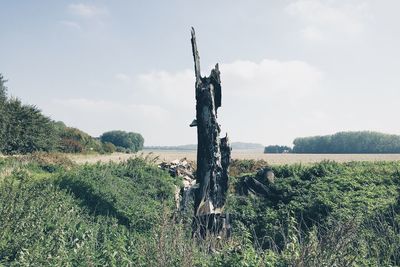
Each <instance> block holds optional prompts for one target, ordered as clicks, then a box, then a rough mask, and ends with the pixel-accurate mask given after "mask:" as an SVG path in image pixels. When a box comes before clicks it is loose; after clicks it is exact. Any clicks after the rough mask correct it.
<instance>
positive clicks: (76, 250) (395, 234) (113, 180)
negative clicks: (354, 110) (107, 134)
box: [0, 153, 400, 266]
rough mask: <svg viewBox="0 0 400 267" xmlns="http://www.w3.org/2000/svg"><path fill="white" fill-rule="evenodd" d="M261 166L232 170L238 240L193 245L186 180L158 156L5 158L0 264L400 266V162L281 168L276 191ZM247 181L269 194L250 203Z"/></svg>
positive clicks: (0, 181)
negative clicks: (179, 190)
mask: <svg viewBox="0 0 400 267" xmlns="http://www.w3.org/2000/svg"><path fill="white" fill-rule="evenodd" d="M265 166H266V162H257V161H253V160H249V161H246V160H235V161H234V162H233V163H232V167H231V177H230V180H231V186H230V191H229V192H230V193H229V199H228V203H227V204H228V210H229V212H230V214H231V217H232V230H233V233H232V237H231V238H230V239H217V238H215V239H214V238H212V237H210V238H208V239H206V240H194V239H192V238H191V226H190V223H191V219H190V217H191V215H190V213H188V214H180V213H177V212H175V209H174V197H173V196H174V194H173V191H174V187H175V186H181V181H179V180H177V179H176V178H172V177H171V176H169V174H168V173H166V172H164V171H162V170H160V169H159V168H157V166H155V165H154V161H152V160H151V159H150V158H147V159H145V158H132V159H129V160H127V161H125V162H122V163H108V164H100V163H98V164H94V165H83V166H77V165H75V164H74V163H72V162H71V161H69V160H68V159H66V158H65V157H63V156H62V155H59V154H47V153H39V154H32V155H29V156H20V157H9V158H3V159H0V225H1V228H2V231H0V265H1V264H3V265H6V266H9V265H12V266H21V265H22V266H28V265H33V266H47V265H56V266H75V265H84V266H88V265H89V266H100V265H101V266H104V265H111V266H352V265H353V266H398V265H400V254H399V251H400V247H399V246H400V227H399V226H400V224H399V223H400V214H399V211H400V206H399V189H400V172H399V168H400V163H398V162H378V163H358V162H353V163H345V164H339V163H335V162H322V163H318V164H314V165H310V166H302V165H284V166H282V165H281V166H274V167H272V170H273V171H274V173H275V176H276V177H275V181H274V183H271V182H268V181H267V180H265V178H264V177H263V176H262V175H260V172H258V174H257V170H259V169H260V168H263V167H265ZM246 177H253V178H255V179H257V180H258V181H260V182H261V183H263V184H264V185H265V186H266V187H267V188H268V190H269V192H270V194H269V195H268V196H267V197H264V196H261V195H258V194H252V193H251V194H244V193H243V190H242V189H243V185H244V184H243V181H244V180H245V179H246Z"/></svg>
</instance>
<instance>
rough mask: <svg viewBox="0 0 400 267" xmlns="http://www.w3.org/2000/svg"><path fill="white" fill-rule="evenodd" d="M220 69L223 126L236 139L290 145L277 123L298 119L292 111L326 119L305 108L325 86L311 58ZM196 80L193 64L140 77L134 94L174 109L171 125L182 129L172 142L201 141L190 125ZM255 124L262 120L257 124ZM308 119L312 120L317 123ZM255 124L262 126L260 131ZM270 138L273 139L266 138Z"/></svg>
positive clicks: (228, 65) (238, 63) (237, 63)
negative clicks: (310, 61)
mask: <svg viewBox="0 0 400 267" xmlns="http://www.w3.org/2000/svg"><path fill="white" fill-rule="evenodd" d="M220 70H221V80H222V94H223V100H222V108H221V109H220V110H219V118H220V123H221V125H222V126H223V131H228V132H229V133H232V135H231V136H232V138H233V140H240V141H256V142H264V141H265V142H266V143H271V142H276V143H283V144H285V143H287V144H290V142H291V140H286V139H283V138H285V137H282V135H280V134H277V133H278V132H279V131H276V133H275V134H274V133H272V131H273V129H272V128H271V125H280V124H284V122H285V121H293V118H292V119H290V116H293V117H296V116H300V114H303V115H304V116H305V117H312V119H313V123H316V121H318V120H322V119H321V116H315V115H314V113H313V114H304V112H302V111H300V109H303V108H304V106H308V105H309V102H310V101H311V102H312V101H313V95H314V94H315V93H321V91H323V90H322V84H321V83H322V81H323V79H324V74H323V72H322V71H321V70H319V69H318V68H317V67H315V66H312V65H310V64H309V63H307V62H303V61H279V60H271V59H264V60H261V61H260V62H252V61H245V60H238V61H234V62H232V63H223V64H221V65H220ZM204 74H205V73H203V75H204ZM207 74H208V73H207ZM194 81H195V77H194V72H193V70H191V69H186V70H181V71H177V72H167V71H154V72H151V73H147V74H141V75H138V76H137V77H135V78H134V82H133V84H134V86H133V88H134V89H133V90H132V91H133V92H132V94H133V95H134V97H133V98H132V99H140V100H141V101H143V102H147V103H153V104H155V105H159V106H161V107H163V108H164V109H166V110H168V111H169V112H170V114H174V115H173V117H172V118H173V120H172V121H171V122H169V125H170V126H171V127H170V128H168V131H172V132H175V131H176V132H175V134H174V135H173V136H171V139H170V141H171V142H172V140H176V138H177V137H179V138H180V141H179V140H178V141H175V143H181V144H182V143H193V142H195V141H196V140H195V139H194V137H195V136H194V135H193V133H190V132H189V131H188V130H187V129H186V128H187V125H188V124H189V123H190V122H191V120H192V119H193V118H194V116H195V96H194V91H195V88H194ZM317 110H318V109H317ZM250 118H251V119H250ZM266 120H267V121H268V123H267V122H266ZM250 123H253V124H254V123H256V124H257V126H255V125H250ZM307 123H309V124H310V125H312V123H311V122H308V121H307ZM299 124H300V122H299ZM283 127H284V128H285V127H286V129H284V130H287V131H292V132H296V131H298V129H300V127H299V125H296V127H295V126H294V125H286V126H285V125H283ZM293 127H295V128H294V129H293ZM255 128H257V131H254V129H255ZM273 135H275V136H274V137H273V138H272V137H271V136H273ZM188 136H189V137H190V138H192V139H189V138H187V137H188ZM268 137H269V138H271V140H269V141H266V140H267V138H268ZM166 143H167V141H165V142H164V144H166Z"/></svg>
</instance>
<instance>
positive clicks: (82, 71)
mask: <svg viewBox="0 0 400 267" xmlns="http://www.w3.org/2000/svg"><path fill="white" fill-rule="evenodd" d="M398 10H400V1H398V0H380V1H377V0H346V1H343V0H279V1H278V0H274V1H273V0H258V1H257V0H248V1H240V0H220V1H211V0H203V1H192V0H185V1H184V0H169V1H161V0H160V1H155V0H147V1H139V0H131V1H128V0H115V1H105V0H104V1H79V0H78V1H62V0H60V1H53V0H37V1H27V0H25V1H24V0H20V1H12V0H8V1H6V0H0V33H1V34H0V73H2V74H3V76H5V78H7V79H8V83H7V86H8V88H9V94H10V95H12V96H17V97H19V98H20V99H22V101H23V102H24V103H29V104H35V105H36V106H37V107H39V108H40V109H41V110H42V111H43V113H44V114H46V115H47V116H50V117H51V118H52V119H53V120H56V121H59V120H61V121H64V122H65V123H66V124H67V125H68V126H72V127H77V128H79V129H82V130H84V131H86V132H88V133H89V134H91V135H93V136H99V135H101V134H102V133H103V132H106V131H109V130H117V129H118V130H125V131H133V132H139V133H141V134H142V135H143V136H144V138H145V145H148V146H150V145H179V144H191V143H196V140H197V139H196V129H195V128H190V127H189V124H190V123H191V122H192V120H193V119H194V118H195V97H194V90H195V89H194V82H195V77H194V70H193V69H194V67H193V57H192V51H191V44H190V28H191V27H192V26H193V27H194V28H195V30H196V36H197V45H198V49H199V53H200V60H201V67H202V75H203V76H205V75H209V71H210V70H211V69H212V67H213V66H214V65H215V64H216V63H219V64H220V71H221V81H222V107H221V108H220V109H219V110H218V119H219V123H220V124H221V126H222V134H224V133H225V132H228V135H229V136H230V138H231V140H232V141H242V142H256V143H262V144H264V145H271V144H280V145H291V144H292V141H293V140H294V139H295V138H296V137H302V136H311V135H325V134H333V133H335V132H338V131H347V130H351V131H357V130H371V131H380V132H385V133H393V134H400V124H399V123H397V122H398V115H399V108H398V106H399V105H398V102H399V100H400V75H399V73H398V72H399V70H400V49H399V47H400V27H399V25H400V16H399V15H398Z"/></svg>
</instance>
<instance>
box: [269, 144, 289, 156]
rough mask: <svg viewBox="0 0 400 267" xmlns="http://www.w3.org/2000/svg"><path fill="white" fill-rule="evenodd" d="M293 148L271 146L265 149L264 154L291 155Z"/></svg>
mask: <svg viewBox="0 0 400 267" xmlns="http://www.w3.org/2000/svg"><path fill="white" fill-rule="evenodd" d="M291 152H292V148H290V147H288V146H279V145H271V146H266V147H265V148H264V153H271V154H275V153H291Z"/></svg>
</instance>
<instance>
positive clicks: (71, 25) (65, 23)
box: [60, 20, 82, 31]
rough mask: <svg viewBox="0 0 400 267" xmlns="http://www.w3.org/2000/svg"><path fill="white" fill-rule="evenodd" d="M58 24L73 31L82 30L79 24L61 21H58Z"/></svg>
mask: <svg viewBox="0 0 400 267" xmlns="http://www.w3.org/2000/svg"><path fill="white" fill-rule="evenodd" d="M60 23H61V24H62V25H64V26H65V27H67V28H70V29H73V30H78V31H80V30H82V28H81V26H80V25H79V23H77V22H75V21H69V20H63V21H60Z"/></svg>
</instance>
